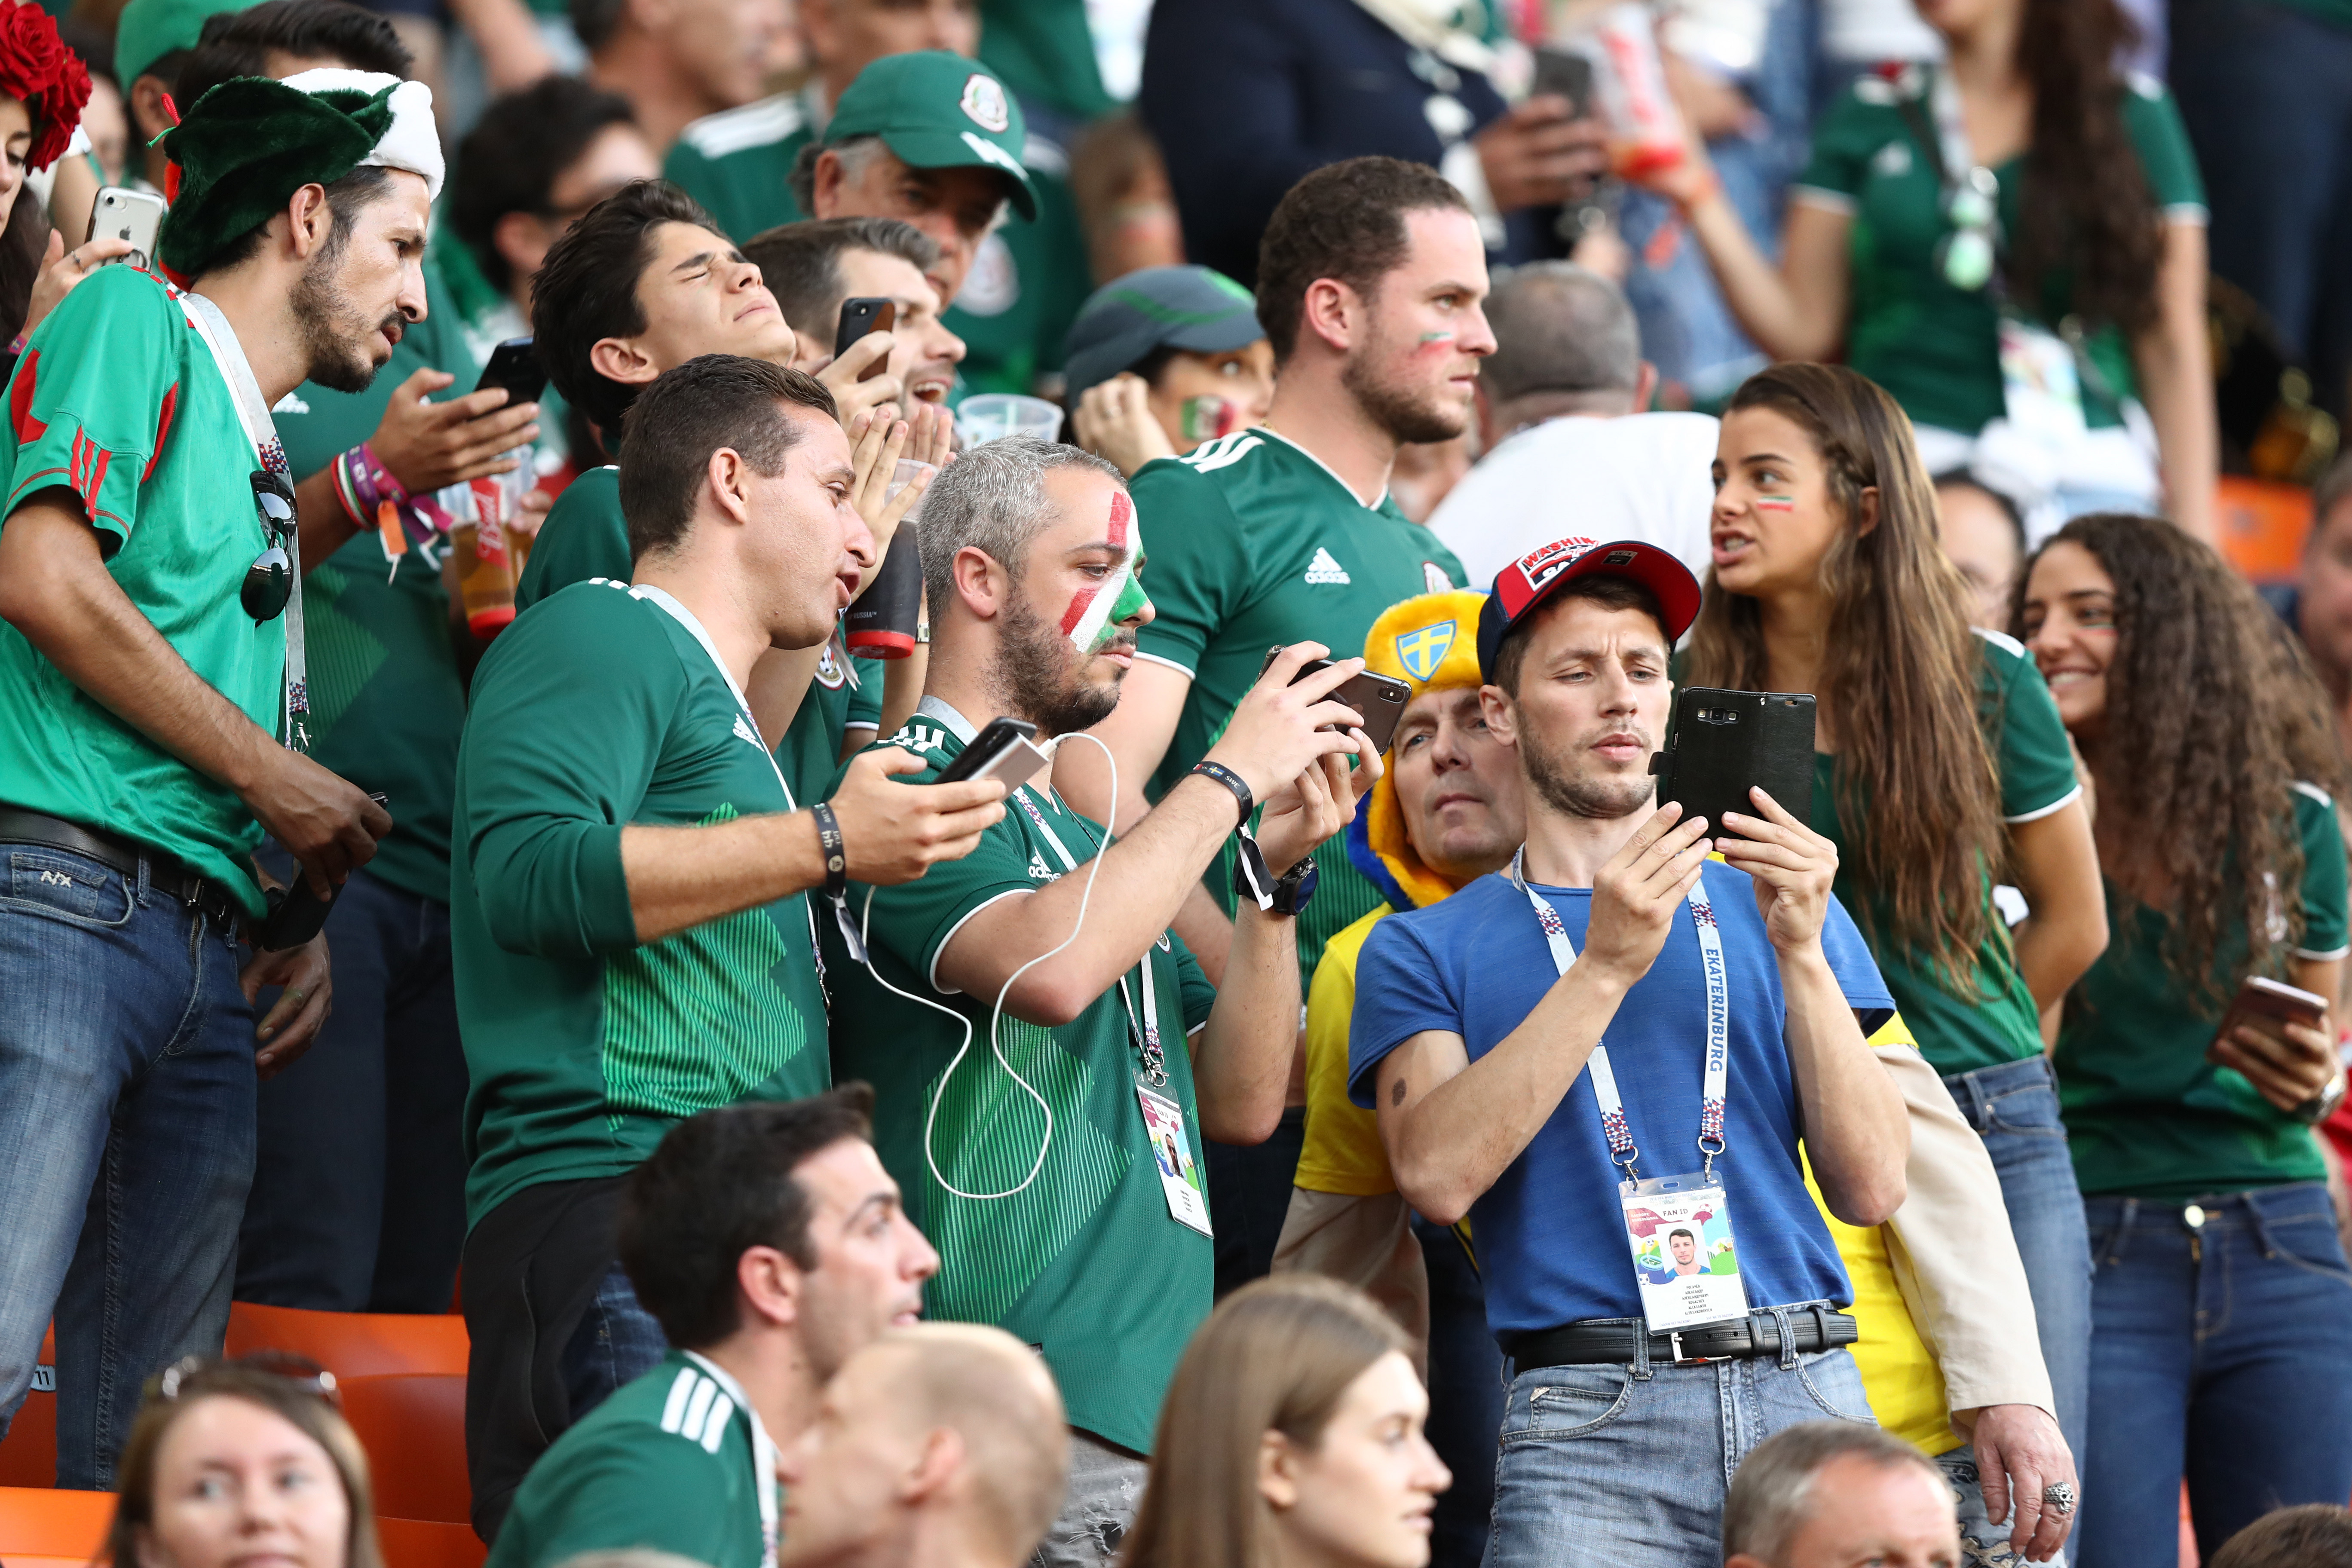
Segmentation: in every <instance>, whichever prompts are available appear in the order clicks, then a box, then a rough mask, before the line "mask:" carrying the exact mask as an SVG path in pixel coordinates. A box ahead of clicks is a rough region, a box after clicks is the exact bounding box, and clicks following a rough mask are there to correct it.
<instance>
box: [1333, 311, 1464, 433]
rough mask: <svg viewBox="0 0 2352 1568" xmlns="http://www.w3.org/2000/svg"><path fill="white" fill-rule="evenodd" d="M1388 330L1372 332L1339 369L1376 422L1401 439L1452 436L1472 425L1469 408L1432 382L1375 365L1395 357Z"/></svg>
mask: <svg viewBox="0 0 2352 1568" xmlns="http://www.w3.org/2000/svg"><path fill="white" fill-rule="evenodd" d="M1401 358H1402V355H1399V354H1397V353H1393V352H1391V348H1390V346H1389V340H1388V337H1387V334H1385V333H1382V334H1380V335H1378V336H1376V337H1374V338H1373V340H1372V341H1371V342H1370V343H1368V344H1366V345H1365V352H1364V353H1362V354H1360V355H1356V356H1352V357H1350V358H1349V361H1348V363H1347V364H1346V365H1345V366H1343V367H1342V368H1341V370H1340V372H1339V384H1341V385H1342V386H1345V387H1346V388H1347V389H1348V391H1349V394H1350V395H1353V396H1354V398H1355V400H1356V403H1357V405H1358V406H1359V407H1360V408H1362V409H1363V411H1364V412H1365V413H1366V414H1367V415H1369V416H1370V418H1371V421H1372V423H1373V424H1375V425H1377V426H1380V427H1381V429H1382V430H1384V431H1386V432H1388V434H1389V436H1390V437H1391V439H1393V440H1396V441H1398V442H1422V441H1451V440H1453V439H1454V437H1456V436H1459V435H1461V434H1462V432H1463V431H1465V430H1466V429H1468V428H1469V427H1470V410H1469V409H1468V408H1467V407H1466V406H1464V405H1459V404H1456V403H1454V401H1453V400H1452V399H1451V398H1450V397H1447V396H1446V395H1444V394H1443V393H1441V392H1439V391H1437V390H1435V389H1433V388H1430V387H1425V386H1414V385H1412V384H1410V383H1408V382H1404V381H1402V380H1399V379H1397V378H1396V377H1394V376H1393V375H1389V374H1381V372H1379V371H1376V370H1374V369H1373V368H1372V367H1373V366H1374V365H1376V364H1390V363H1396V362H1397V361H1398V360H1399V359H1401Z"/></svg>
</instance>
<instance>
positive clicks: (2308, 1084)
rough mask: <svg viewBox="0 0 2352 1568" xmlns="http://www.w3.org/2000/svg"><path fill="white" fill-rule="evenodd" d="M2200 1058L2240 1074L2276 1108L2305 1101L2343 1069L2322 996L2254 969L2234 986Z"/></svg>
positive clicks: (2287, 1106) (2296, 1104) (2286, 1107)
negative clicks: (2235, 989)
mask: <svg viewBox="0 0 2352 1568" xmlns="http://www.w3.org/2000/svg"><path fill="white" fill-rule="evenodd" d="M2298 1035H2300V1036H2302V1038H2297V1036H2298ZM2205 1059H2206V1060H2207V1061H2210V1062H2211V1063H2212V1064H2213V1065H2214V1066H2216V1067H2225V1068H2234V1069H2235V1070H2236V1071H2238V1072H2241V1073H2242V1074H2244V1075H2245V1078H2246V1081H2247V1082H2249V1083H2251V1084H2252V1085H2253V1086H2254V1089H2255V1090H2256V1091H2257V1092H2259V1093H2260V1094H2261V1095H2262V1097H2263V1099H2264V1100H2269V1101H2270V1102H2271V1103H2272V1104H2273V1105H2275V1106H2277V1107H2278V1108H2279V1109H2280V1110H2294V1109H2295V1108H2296V1107H2297V1106H2300V1105H2302V1104H2304V1103H2305V1102H2306V1101H2308V1100H2311V1099H2312V1098H2313V1097H2315V1095H2317V1094H2319V1093H2320V1092H2321V1091H2322V1090H2324V1089H2326V1087H2327V1086H2328V1084H2329V1083H2331V1082H2333V1081H2334V1079H2336V1075H2337V1074H2339V1073H2340V1072H2342V1070H2343V1068H2342V1067H2341V1065H2340V1064H2339V1063H2338V1062H2337V1060H2336V1046H2335V1041H2334V1040H2333V1039H2332V1038H2331V1037H2329V1035H2328V1033H2327V999H2326V997H2324V996H2321V995H2319V994H2316V993H2314V992H2310V991H2305V990H2304V989H2302V988H2301V987H2300V986H2294V985H2288V984H2284V982H2281V981H2276V980H2272V979H2269V978H2267V977H2265V976H2263V975H2260V974H2250V975H2248V976H2247V977H2246V982H2245V984H2243V985H2242V986H2240V987H2239V988H2238V994H2237V996H2236V998H2235V999H2233V1000H2232V1001H2231V1004H2230V1010H2229V1011H2228V1012H2227V1013H2225V1014H2223V1015H2222V1016H2221V1027H2220V1028H2219V1029H2217V1030H2215V1031H2214V1034H2213V1043H2212V1044H2211V1045H2210V1046H2209V1047H2206V1051H2205Z"/></svg>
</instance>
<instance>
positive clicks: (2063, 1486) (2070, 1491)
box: [2042, 1481, 2074, 1519]
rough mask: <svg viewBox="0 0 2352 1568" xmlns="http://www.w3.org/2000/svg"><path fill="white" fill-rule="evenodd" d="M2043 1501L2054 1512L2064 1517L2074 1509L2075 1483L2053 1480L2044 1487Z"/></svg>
mask: <svg viewBox="0 0 2352 1568" xmlns="http://www.w3.org/2000/svg"><path fill="white" fill-rule="evenodd" d="M2042 1503H2043V1505H2044V1506H2045V1507H2047V1508H2048V1509H2049V1510H2050V1511H2051V1512H2052V1513H2054V1514H2056V1515H2057V1516H2058V1517H2059V1518H2061V1519H2064V1518H2065V1517H2066V1516H2067V1515H2068V1514H2070V1513H2073V1512H2074V1483H2073V1482H2072V1481H2052V1482H2051V1483H2050V1484H2049V1485H2048V1486H2046V1487H2043V1488H2042Z"/></svg>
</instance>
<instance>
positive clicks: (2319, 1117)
mask: <svg viewBox="0 0 2352 1568" xmlns="http://www.w3.org/2000/svg"><path fill="white" fill-rule="evenodd" d="M2346 1088H2347V1085H2346V1083H2345V1080H2344V1075H2343V1074H2342V1073H2340V1072H2339V1073H2337V1074H2336V1076H2335V1077H2334V1078H2333V1079H2329V1080H2328V1083H2327V1087H2326V1089H2321V1090H2320V1091H2319V1092H2318V1093H2317V1094H2315V1095H2313V1096H2312V1097H2311V1098H2310V1099H2309V1100H2305V1101H2304V1102H2303V1103H2302V1104H2301V1105H2298V1106H2296V1107H2295V1108H2294V1110H2290V1111H2288V1112H2287V1114H2288V1115H2289V1116H2292V1117H2294V1119H2295V1120H2296V1121H2304V1122H2308V1123H2310V1124H2311V1125H2312V1126H2314V1127H2316V1126H2318V1125H2319V1124H2320V1123H2321V1122H2323V1121H2326V1120H2327V1119H2328V1118H2329V1117H2331V1116H2333V1115H2335V1114H2336V1107H2337V1106H2339V1105H2341V1104H2343V1103H2344V1094H2345V1089H2346Z"/></svg>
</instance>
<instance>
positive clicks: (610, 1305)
mask: <svg viewBox="0 0 2352 1568" xmlns="http://www.w3.org/2000/svg"><path fill="white" fill-rule="evenodd" d="M667 1354H669V1341H668V1340H667V1339H665V1338H664V1337H663V1336H662V1328H661V1324H659V1323H657V1322H656V1321H654V1315H653V1314H652V1313H651V1312H648V1311H646V1310H645V1308H643V1307H641V1306H639V1305H638V1304H637V1293H636V1291H635V1290H634V1289H631V1288H630V1285H629V1275H628V1270H626V1269H625V1268H622V1267H621V1266H620V1265H619V1264H617V1263H615V1264H614V1265H613V1267H612V1268H609V1269H607V1270H605V1272H604V1280H603V1282H602V1283H600V1284H599V1285H598V1286H597V1287H596V1299H595V1300H593V1301H591V1302H589V1303H588V1312H587V1315H586V1316H584V1317H583V1318H582V1319H581V1320H580V1326H579V1327H578V1328H576V1329H574V1330H573V1331H572V1338H571V1339H570V1340H569V1341H568V1342H565V1344H564V1347H563V1363H562V1367H563V1393H564V1396H565V1397H566V1398H568V1399H569V1400H570V1401H571V1402H572V1420H574V1421H578V1420H579V1419H580V1418H581V1417H582V1416H583V1415H587V1414H588V1412H590V1411H591V1410H593V1409H595V1408H596V1406H598V1405H602V1404H604V1401H606V1400H607V1399H610V1398H611V1397H612V1396H613V1394H614V1390H616V1389H618V1388H619V1387H621V1386H622V1385H623V1384H629V1383H635V1381H636V1380H637V1379H639V1378H641V1377H643V1376H645V1374H646V1373H649V1372H651V1371H653V1369H654V1368H656V1366H659V1365H660V1364H661V1359H662V1357H664V1356H666V1355H667Z"/></svg>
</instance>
